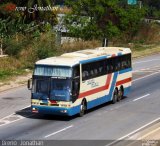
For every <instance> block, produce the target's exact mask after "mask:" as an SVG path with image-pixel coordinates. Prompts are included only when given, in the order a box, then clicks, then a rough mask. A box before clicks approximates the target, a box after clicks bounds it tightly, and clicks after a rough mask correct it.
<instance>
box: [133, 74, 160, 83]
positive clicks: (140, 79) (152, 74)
mask: <svg viewBox="0 0 160 146" xmlns="http://www.w3.org/2000/svg"><path fill="white" fill-rule="evenodd" d="M159 73H160V72H155V73H153V74H150V75H146V76H144V77H141V78H137V79H134V80H133V81H132V82H135V81H138V80H141V79H144V78H147V77H150V76H153V75H155V74H159Z"/></svg>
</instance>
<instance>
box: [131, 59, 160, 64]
mask: <svg viewBox="0 0 160 146" xmlns="http://www.w3.org/2000/svg"><path fill="white" fill-rule="evenodd" d="M158 60H160V59H151V60H146V61H137V62H133V63H132V64H140V63H146V62H152V61H158Z"/></svg>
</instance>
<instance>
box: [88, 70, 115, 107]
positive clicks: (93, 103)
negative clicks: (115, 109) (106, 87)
mask: <svg viewBox="0 0 160 146" xmlns="http://www.w3.org/2000/svg"><path fill="white" fill-rule="evenodd" d="M117 76H118V72H115V73H114V75H113V79H112V81H111V82H112V83H111V88H110V91H109V94H108V95H105V96H103V97H100V98H98V99H95V100H92V101H89V102H88V103H87V109H90V108H93V107H95V106H98V105H100V104H103V103H105V102H108V101H111V100H112V95H113V92H114V88H115V84H116V81H117Z"/></svg>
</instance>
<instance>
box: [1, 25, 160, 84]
mask: <svg viewBox="0 0 160 146" xmlns="http://www.w3.org/2000/svg"><path fill="white" fill-rule="evenodd" d="M158 32H160V26H159V25H151V26H148V25H147V26H145V27H142V29H140V32H139V33H138V34H137V35H136V36H135V37H134V38H133V40H131V41H130V43H128V42H125V41H123V40H122V39H119V41H118V40H116V41H114V40H113V42H112V43H110V46H119V47H129V48H131V50H132V53H133V58H137V57H142V56H147V55H151V54H156V53H160V33H158ZM21 38H23V39H24V40H25V39H26V41H25V45H24V43H22V39H21ZM12 39H14V41H12V42H10V45H8V46H7V44H6V48H7V47H8V50H12V46H14V45H15V46H14V48H16V47H17V46H19V47H20V48H21V49H20V50H21V51H20V52H18V53H17V55H16V56H15V57H11V56H12V55H11V54H10V57H5V58H0V83H1V82H5V81H6V80H10V79H12V77H16V76H19V75H23V74H24V75H25V74H27V73H28V72H26V71H25V70H26V69H32V68H33V66H34V63H35V62H36V61H37V60H39V59H42V58H46V57H49V56H59V55H61V54H63V53H67V52H73V51H77V50H83V49H90V48H96V47H99V46H101V44H102V43H101V42H100V41H97V40H92V41H82V40H79V41H75V42H72V43H65V44H63V45H61V46H60V47H57V46H55V41H54V35H53V34H52V33H45V34H41V35H40V37H39V38H32V37H29V38H28V36H23V37H22V35H20V36H19V40H20V43H19V44H18V42H17V43H16V44H15V43H14V42H16V41H17V40H16V39H15V37H13V38H12ZM8 41H10V40H8ZM12 53H13V52H12ZM13 54H14V53H13Z"/></svg>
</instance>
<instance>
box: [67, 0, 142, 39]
mask: <svg viewBox="0 0 160 146" xmlns="http://www.w3.org/2000/svg"><path fill="white" fill-rule="evenodd" d="M66 4H67V5H68V6H69V7H70V8H71V9H72V12H71V13H70V14H68V15H67V17H66V21H65V22H66V26H67V28H68V29H69V31H70V34H71V35H73V36H77V37H81V38H83V39H94V38H96V39H97V38H99V39H102V38H104V37H106V38H109V39H111V38H113V37H114V36H117V35H120V34H121V33H123V32H125V31H127V30H130V33H131V34H132V33H134V32H135V30H136V29H137V27H138V25H139V24H140V22H141V18H143V16H144V12H145V11H144V9H139V7H138V6H137V5H135V6H128V5H124V3H122V1H121V0H77V1H72V0H68V1H67V3H66Z"/></svg>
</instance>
